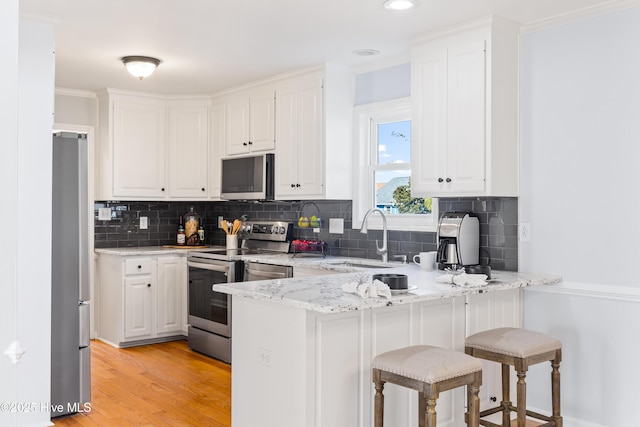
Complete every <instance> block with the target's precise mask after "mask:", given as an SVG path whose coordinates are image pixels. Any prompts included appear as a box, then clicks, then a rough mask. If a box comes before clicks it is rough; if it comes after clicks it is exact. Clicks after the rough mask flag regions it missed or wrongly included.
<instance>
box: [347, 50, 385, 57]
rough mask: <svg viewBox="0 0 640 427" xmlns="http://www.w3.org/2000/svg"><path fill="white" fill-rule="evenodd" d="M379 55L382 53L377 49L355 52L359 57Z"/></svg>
mask: <svg viewBox="0 0 640 427" xmlns="http://www.w3.org/2000/svg"><path fill="white" fill-rule="evenodd" d="M379 53H380V51H379V50H375V49H358V50H354V51H353V54H354V55H359V56H372V55H377V54H379Z"/></svg>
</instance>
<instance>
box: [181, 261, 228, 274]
mask: <svg viewBox="0 0 640 427" xmlns="http://www.w3.org/2000/svg"><path fill="white" fill-rule="evenodd" d="M187 266H188V267H195V268H202V269H204V270H213V271H219V272H220V273H228V272H229V267H221V266H217V265H213V264H205V263H203V262H193V261H187Z"/></svg>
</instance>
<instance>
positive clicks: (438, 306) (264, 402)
mask: <svg viewBox="0 0 640 427" xmlns="http://www.w3.org/2000/svg"><path fill="white" fill-rule="evenodd" d="M252 261H258V262H267V263H275V264H288V265H293V266H294V278H292V279H278V280H265V281H256V282H244V283H229V284H221V285H215V286H214V290H216V291H219V292H224V293H228V294H231V295H232V296H233V312H232V328H233V344H232V366H233V376H232V390H233V392H232V402H233V406H232V421H233V425H234V427H245V426H253V425H270V426H271V425H273V426H275V425H277V426H279V427H300V426H316V427H321V426H322V427H354V426H358V427H369V426H370V425H372V420H371V413H372V406H371V405H372V396H373V393H374V390H373V386H372V383H371V373H370V372H371V369H370V361H371V359H373V357H374V356H375V355H376V354H379V353H382V352H385V351H388V350H392V349H394V348H399V347H404V346H407V345H413V344H431V345H437V346H442V347H446V348H453V349H456V350H463V348H464V339H465V337H466V336H467V335H469V334H472V333H475V332H479V331H482V330H487V329H491V328H495V327H502V326H522V298H521V291H522V288H524V287H527V286H534V285H544V284H554V283H558V282H560V281H561V278H560V277H558V276H541V275H529V274H522V273H513V272H502V271H498V272H494V274H493V277H492V280H491V281H490V282H489V283H488V284H487V285H485V286H481V287H474V288H466V287H465V288H463V287H458V286H454V285H449V284H441V283H436V281H435V279H436V277H437V276H438V275H440V274H442V272H438V271H435V272H431V271H426V270H421V269H420V268H419V267H418V266H415V265H407V264H397V265H398V266H397V267H394V268H379V269H376V268H374V269H365V268H357V267H356V268H352V269H351V272H339V271H337V270H342V271H344V265H345V264H344V263H342V264H341V263H340V262H336V260H334V259H331V260H330V259H319V260H317V261H316V260H309V259H304V258H303V259H300V260H298V259H296V258H291V257H283V256H278V257H265V256H263V257H256V259H252ZM296 266H298V267H304V268H305V269H306V270H307V271H308V269H309V268H310V267H315V268H317V269H318V272H319V273H320V275H317V276H306V275H305V276H304V277H298V278H296V273H295V271H296ZM323 270H324V273H334V274H326V275H325V274H322V273H323ZM381 270H382V271H384V272H385V273H386V272H389V273H400V274H406V275H407V276H408V278H409V286H410V287H411V288H412V290H411V291H410V292H407V293H405V294H394V295H393V296H392V297H391V298H390V299H386V298H369V299H363V298H361V297H360V296H358V295H355V294H351V293H346V292H344V291H343V290H342V285H343V284H345V283H348V282H352V281H356V282H358V281H363V282H368V281H371V276H372V274H373V273H379V272H380V271H381ZM414 287H415V289H413V288H414ZM498 371H499V369H491V367H487V368H485V370H484V375H483V387H482V390H481V399H482V402H483V403H484V404H485V405H486V404H487V403H488V401H489V399H490V398H491V397H492V396H496V395H498V394H497V393H498V391H499V387H500V380H499V377H498V376H497V375H498V373H499V372H498ZM385 399H386V402H387V405H386V407H385V421H386V422H385V424H388V425H393V426H398V427H400V426H403V427H404V426H406V427H409V426H414V425H417V398H416V395H415V394H414V393H413V392H411V391H409V390H407V389H403V388H400V387H396V386H394V385H391V384H389V385H388V386H387V387H386V388H385ZM249 408H250V409H249ZM463 408H464V391H463V389H461V388H459V389H456V390H452V391H450V392H446V393H443V394H442V396H441V398H440V399H439V400H438V407H437V411H438V425H440V426H461V425H464V416H463V413H464V410H463Z"/></svg>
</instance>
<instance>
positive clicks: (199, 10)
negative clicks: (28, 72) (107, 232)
mask: <svg viewBox="0 0 640 427" xmlns="http://www.w3.org/2000/svg"><path fill="white" fill-rule="evenodd" d="M382 1H383V0H227V1H223V0H20V9H21V10H20V13H21V16H22V17H24V18H35V19H45V20H47V21H53V22H55V23H56V86H57V87H59V88H68V89H78V90H86V91H97V90H100V89H102V88H105V87H112V88H119V89H128V90H135V91H144V92H154V93H161V94H208V93H213V92H216V91H219V90H221V89H225V88H229V87H233V86H237V85H240V84H243V83H247V82H250V81H253V80H257V79H260V78H264V77H268V76H271V75H274V74H278V73H281V72H285V71H289V70H292V69H296V68H302V67H306V66H310V65H315V64H319V63H323V62H337V63H342V64H346V65H349V66H352V67H354V68H356V69H363V68H364V67H367V66H369V65H370V64H372V63H380V64H382V63H386V64H392V63H394V62H395V63H398V62H399V61H401V60H406V58H408V53H409V46H410V42H411V40H413V39H415V38H417V37H419V36H421V35H424V34H426V33H428V32H430V31H432V30H434V29H438V28H442V27H446V26H449V25H453V24H456V23H460V22H464V21H468V20H472V19H475V18H480V17H484V16H488V15H490V14H495V15H498V16H502V17H504V18H508V19H511V20H514V21H517V22H520V23H523V24H528V23H532V22H535V21H538V20H542V19H545V18H549V17H552V16H557V15H562V14H565V13H567V12H570V11H574V10H579V9H584V8H589V7H592V6H594V5H598V4H602V3H609V2H604V1H603V0H419V1H420V4H419V6H418V7H417V8H416V9H414V10H411V11H404V12H391V11H388V10H386V9H384V8H383V7H382ZM356 49H376V50H379V51H380V54H379V55H376V56H374V57H361V56H356V55H353V53H352V52H353V51H354V50H356ZM127 55H145V56H153V57H156V58H159V59H160V60H162V63H161V64H160V66H159V68H158V69H157V70H156V72H155V74H153V75H152V76H151V77H148V78H147V79H144V80H142V81H140V80H137V79H135V78H134V77H132V76H131V75H129V74H128V73H127V72H126V70H125V68H124V66H123V65H122V63H121V62H120V58H121V57H123V56H127Z"/></svg>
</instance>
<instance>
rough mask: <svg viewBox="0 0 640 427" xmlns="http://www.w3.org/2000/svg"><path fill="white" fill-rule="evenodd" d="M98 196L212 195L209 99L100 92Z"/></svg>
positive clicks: (201, 196) (133, 198)
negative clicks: (209, 165) (209, 189)
mask: <svg viewBox="0 0 640 427" xmlns="http://www.w3.org/2000/svg"><path fill="white" fill-rule="evenodd" d="M98 102H99V129H100V132H99V138H98V143H97V145H96V172H97V174H96V177H97V179H96V199H97V200H113V199H116V200H145V199H147V200H159V199H167V198H175V199H184V198H188V199H205V198H207V197H208V191H207V186H208V164H207V159H208V148H209V147H208V138H209V136H208V132H209V131H208V129H209V123H208V120H209V113H208V105H209V102H210V101H209V100H208V99H202V98H196V97H194V98H188V99H186V98H185V99H180V100H178V99H173V98H165V97H159V96H151V95H143V94H132V93H130V92H126V93H125V92H122V91H115V90H112V89H108V90H106V91H104V92H102V93H101V94H99V97H98Z"/></svg>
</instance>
